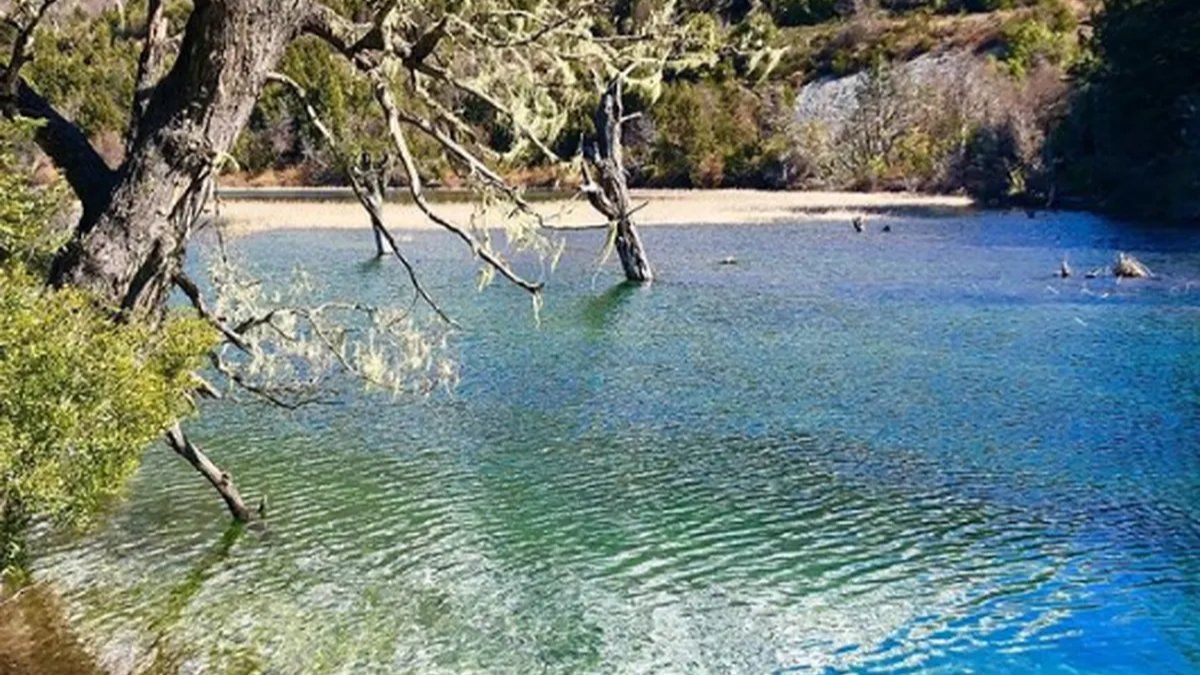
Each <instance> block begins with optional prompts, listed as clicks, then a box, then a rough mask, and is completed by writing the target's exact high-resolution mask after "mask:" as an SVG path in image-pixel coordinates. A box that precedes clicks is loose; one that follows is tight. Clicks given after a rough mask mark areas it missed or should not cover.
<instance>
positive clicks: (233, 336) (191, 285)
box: [174, 272, 250, 353]
mask: <svg viewBox="0 0 1200 675" xmlns="http://www.w3.org/2000/svg"><path fill="white" fill-rule="evenodd" d="M174 281H175V286H176V287H178V288H179V290H181V291H183V294H184V295H186V296H187V298H188V300H189V301H190V302H191V303H192V306H193V307H195V308H196V313H197V314H199V315H200V318H202V319H204V320H205V321H207V322H208V323H209V324H211V325H212V327H213V328H216V329H217V330H218V331H220V332H221V335H223V336H225V339H226V340H228V341H229V342H230V343H231V344H232V345H233V346H235V347H237V348H238V349H240V350H242V351H244V352H247V353H249V352H250V345H249V343H247V342H246V340H245V339H244V338H243V337H242V336H241V334H240V333H239V332H238V331H236V330H234V329H232V328H230V327H229V326H226V325H225V324H224V323H222V322H221V321H220V320H219V319H217V317H215V316H213V315H212V313H211V312H209V311H208V307H207V306H205V304H204V298H203V296H201V294H200V287H199V286H197V285H196V282H194V281H192V279H191V277H189V276H188V275H187V274H185V273H184V272H177V273H176V274H175V277H174ZM243 332H244V331H243Z"/></svg>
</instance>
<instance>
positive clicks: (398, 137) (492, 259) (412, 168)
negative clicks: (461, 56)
mask: <svg viewBox="0 0 1200 675" xmlns="http://www.w3.org/2000/svg"><path fill="white" fill-rule="evenodd" d="M370 76H371V78H372V81H373V84H374V90H375V100H377V101H378V102H379V105H380V106H381V107H382V108H383V110H384V112H385V114H386V115H387V121H388V132H389V133H390V134H391V136H392V142H393V143H394V144H395V146H396V152H397V153H399V155H400V162H401V164H402V165H403V167H404V173H405V174H406V175H407V177H408V190H409V193H410V194H411V195H412V199H413V202H414V203H415V204H416V205H417V207H418V208H420V209H421V211H422V212H423V213H424V214H425V215H426V217H428V218H429V219H430V220H432V221H433V222H435V223H437V224H438V225H440V226H441V227H443V228H445V229H447V230H449V231H451V232H453V233H454V234H456V235H458V237H459V238H460V239H462V240H463V241H464V242H466V244H467V245H468V246H470V247H471V252H472V253H474V254H475V255H476V256H478V257H479V258H480V259H481V260H483V261H484V262H486V263H487V264H488V265H490V266H491V267H492V268H493V269H495V270H496V271H497V272H499V273H500V274H501V275H502V276H503V277H504V278H506V279H508V280H509V281H511V282H512V283H514V284H516V285H517V286H520V287H521V288H523V289H525V290H526V291H529V292H530V293H534V294H538V293H540V292H541V290H542V287H543V286H544V284H543V283H542V282H531V281H526V280H525V279H523V278H521V277H520V276H519V275H517V273H516V272H514V271H513V270H512V269H511V268H510V267H509V266H508V264H507V263H505V262H504V261H503V260H501V259H499V258H497V257H496V256H495V254H493V253H492V252H491V251H490V250H488V248H487V247H485V246H483V245H482V244H480V243H479V241H478V240H477V239H475V237H474V236H473V235H472V234H471V233H470V232H467V231H466V230H464V229H463V228H461V227H459V226H457V225H455V224H454V223H451V222H450V221H448V220H446V219H445V218H442V217H441V216H439V215H438V214H437V213H435V212H434V211H433V209H432V208H431V207H430V206H429V202H427V201H426V200H425V193H424V191H423V190H422V187H421V176H420V174H419V173H418V172H417V166H416V162H415V161H414V160H413V156H412V151H410V150H409V148H408V141H407V140H406V139H405V137H404V129H402V128H401V120H402V117H401V114H400V110H399V108H398V107H397V106H396V101H395V99H393V98H392V92H391V90H390V89H388V86H387V82H386V80H385V79H384V78H383V76H381V75H380V74H379V73H378V72H375V71H371V72H370Z"/></svg>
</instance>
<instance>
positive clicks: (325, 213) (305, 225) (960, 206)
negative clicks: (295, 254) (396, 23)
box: [219, 189, 971, 235]
mask: <svg viewBox="0 0 1200 675" xmlns="http://www.w3.org/2000/svg"><path fill="white" fill-rule="evenodd" d="M330 194H333V195H334V196H337V195H336V194H335V193H330V192H329V191H328V190H325V191H320V192H317V191H313V192H312V193H311V195H309V194H305V191H303V190H299V191H298V190H287V191H278V190H272V189H263V190H256V191H247V190H238V191H231V192H230V194H228V195H226V196H224V197H223V198H222V200H221V206H220V212H219V214H220V217H221V218H222V219H223V220H224V221H225V222H226V223H227V224H228V227H229V230H230V232H231V233H233V234H235V235H236V234H248V233H251V232H261V231H266V230H279V229H312V228H335V229H338V228H360V227H366V226H367V220H366V216H365V215H364V213H363V211H362V208H361V207H360V206H359V205H358V204H357V203H356V202H353V201H349V200H345V199H338V200H337V201H333V200H331V199H329V198H328V196H329V195H330ZM313 196H315V197H316V198H313ZM633 197H634V202H635V204H641V203H643V202H644V203H645V204H646V206H645V207H644V208H641V209H640V210H639V211H638V212H637V215H636V220H637V223H638V224H639V225H671V224H726V223H769V222H776V221H781V220H799V219H805V218H834V217H847V218H849V217H852V216H854V215H860V214H881V213H897V214H951V213H955V212H960V211H963V210H966V209H969V208H971V200H970V199H969V198H966V197H948V196H936V195H914V194H905V193H858V192H767V191H760V190H634V191H633ZM534 206H535V208H536V209H537V210H538V211H539V212H540V213H542V214H543V216H544V217H545V218H546V220H547V222H548V223H549V224H551V225H553V226H556V227H562V228H581V227H595V226H600V225H603V221H602V220H601V218H600V217H599V215H598V214H597V213H596V212H595V211H594V210H592V208H591V206H589V205H588V204H587V202H586V201H584V200H582V199H565V198H552V199H545V200H539V201H536V202H535V203H534ZM435 207H436V209H437V211H438V213H439V214H440V215H442V216H443V217H446V218H449V219H450V220H451V221H454V222H460V223H466V222H467V220H468V219H469V218H470V216H471V214H472V212H473V210H474V208H475V206H474V204H472V203H471V202H469V201H449V202H443V203H438V204H435ZM384 215H385V218H386V220H387V222H388V225H389V226H390V227H391V228H393V229H397V230H405V229H407V230H414V229H426V228H434V227H436V226H435V225H433V224H432V223H430V222H429V221H428V220H427V219H426V218H425V217H424V215H423V214H422V213H421V212H420V211H419V210H418V209H417V208H416V207H415V206H413V205H412V204H408V203H389V204H388V205H387V207H386V208H385V211H384ZM489 217H490V218H493V219H496V220H497V222H498V219H499V218H500V217H501V214H498V213H497V214H489Z"/></svg>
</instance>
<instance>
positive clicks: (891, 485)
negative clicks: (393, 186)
mask: <svg viewBox="0 0 1200 675" xmlns="http://www.w3.org/2000/svg"><path fill="white" fill-rule="evenodd" d="M885 222H886V223H890V224H891V225H892V227H893V230H894V231H893V232H891V233H887V234H885V233H881V232H879V231H878V228H879V226H880V225H882V224H884V223H885ZM870 230H871V231H870V232H869V233H867V234H865V235H857V234H855V233H854V232H853V231H852V229H851V228H850V226H849V225H848V224H847V223H844V222H840V221H838V222H807V221H806V222H803V223H798V224H780V225H754V226H744V227H719V226H695V227H682V226H681V227H659V228H647V229H646V230H645V232H644V233H643V237H644V239H645V243H646V245H647V247H648V249H649V251H650V253H651V257H652V261H653V262H654V263H655V266H656V269H657V272H658V276H659V280H657V281H656V282H655V283H654V284H652V285H651V286H649V287H646V288H636V287H628V286H623V285H618V284H616V283H615V280H616V278H617V271H616V269H615V268H614V267H613V266H612V265H610V266H609V267H607V268H605V269H603V270H600V271H597V269H596V256H597V254H598V252H599V249H600V247H601V243H602V242H601V239H602V234H601V233H597V232H582V233H574V234H570V235H568V236H567V241H568V249H567V255H566V257H565V259H564V260H563V262H562V263H561V264H560V266H559V268H558V270H557V271H556V272H555V273H554V274H553V275H551V276H550V277H549V280H550V283H549V287H548V289H547V296H546V305H545V307H544V309H543V310H542V312H541V314H540V320H536V319H535V317H534V314H533V312H532V310H531V307H530V302H529V299H528V297H526V296H524V295H523V294H522V293H521V292H519V291H517V290H515V289H512V288H510V287H506V286H505V285H503V283H501V282H497V283H496V284H495V285H494V286H492V287H490V288H488V289H486V290H484V291H483V292H477V291H476V290H475V288H474V281H473V275H474V267H473V265H472V263H471V261H470V260H469V256H467V254H466V252H465V251H464V250H463V249H462V248H461V247H460V245H459V244H458V243H457V242H455V241H454V240H452V239H450V238H448V237H446V236H444V235H441V234H439V233H433V232H429V233H426V232H416V233H412V235H411V240H410V241H409V242H407V244H406V249H407V250H408V251H409V252H410V254H411V256H412V258H413V259H414V261H415V262H416V263H417V265H418V268H419V270H420V272H421V274H422V276H423V278H424V279H425V281H426V284H427V286H428V287H429V289H430V291H431V292H432V293H433V294H434V295H435V296H436V297H437V298H438V299H439V300H440V301H441V302H442V304H443V305H444V306H445V308H446V309H447V310H449V312H450V313H451V314H452V315H453V316H454V317H455V318H456V319H457V320H458V321H459V322H460V323H461V324H462V325H463V327H464V330H463V332H462V333H461V335H460V336H459V337H458V339H457V340H456V341H455V343H454V350H453V352H452V355H453V356H454V357H455V358H456V359H458V361H459V362H460V363H461V367H462V381H461V383H460V384H459V386H458V387H457V388H456V389H455V390H454V391H453V393H451V394H438V395H434V396H432V397H430V398H428V399H420V400H409V399H400V400H392V399H390V398H387V397H381V396H367V395H364V396H361V397H356V398H355V399H354V400H351V401H348V402H344V403H343V404H340V405H332V406H317V407H314V408H309V409H306V410H303V411H300V412H296V413H286V412H281V411H278V410H274V409H271V408H265V407H262V406H259V405H251V406H235V405H229V404H214V405H210V406H209V407H208V408H206V410H205V411H204V415H203V416H202V418H200V419H199V420H196V421H194V422H192V423H191V427H190V428H191V429H192V433H193V435H194V436H195V437H196V438H197V439H199V440H201V441H202V442H203V444H204V446H205V447H206V448H207V449H208V450H209V451H210V454H212V455H213V456H214V458H215V459H217V460H218V461H220V462H221V463H222V464H223V465H225V466H226V467H227V468H229V469H230V470H231V471H232V472H233V473H234V475H235V476H236V477H237V479H238V480H239V482H240V483H241V485H242V487H243V490H244V491H246V492H248V493H250V494H252V495H258V494H261V493H264V492H265V493H267V494H269V496H270V501H271V505H272V513H273V515H272V517H271V519H270V522H269V524H268V526H267V529H266V530H265V531H252V532H248V533H247V534H246V535H245V536H243V537H242V538H241V539H239V540H237V541H236V542H235V543H234V544H233V545H232V546H230V547H226V546H223V545H222V542H221V536H222V532H223V530H224V524H223V522H222V520H221V512H220V510H219V506H220V505H219V503H218V502H217V501H216V498H215V496H214V495H213V494H211V492H210V491H209V490H207V489H206V487H205V486H204V485H203V484H202V483H201V482H199V480H198V479H197V478H196V477H195V476H194V475H193V474H191V473H189V471H188V470H186V467H184V466H183V465H182V463H181V462H180V461H179V460H178V459H177V458H175V457H173V456H171V455H169V454H168V453H167V452H165V451H163V450H161V449H159V450H155V451H152V452H151V453H149V454H148V456H147V459H146V463H145V466H144V467H143V469H142V471H141V472H140V474H139V476H138V478H137V480H136V482H135V486H134V488H133V491H132V495H131V498H130V500H129V501H128V503H127V504H126V505H124V506H123V507H122V508H121V510H120V511H119V512H118V513H116V514H114V516H113V517H112V518H111V519H110V521H109V522H108V523H106V525H105V526H104V527H103V528H101V529H100V530H99V531H97V532H95V533H92V534H90V535H88V536H86V537H83V538H81V539H73V540H69V541H63V542H57V543H52V544H47V546H48V550H47V551H46V552H45V553H44V555H43V556H42V558H41V560H42V561H43V562H42V563H41V569H39V570H38V574H40V575H41V576H42V577H43V578H46V579H50V580H52V581H53V583H54V584H55V586H56V587H57V588H58V589H59V591H60V592H61V594H62V595H63V597H64V598H65V599H66V600H67V602H68V605H69V606H70V608H71V617H72V623H73V625H74V626H75V627H76V629H77V631H78V632H79V633H80V634H81V635H82V636H84V638H85V640H86V641H87V643H88V645H89V648H91V649H92V650H93V651H94V652H95V653H96V654H98V655H99V658H100V659H101V660H102V662H104V663H105V664H106V665H109V666H110V667H113V668H117V669H120V668H123V667H128V666H129V665H130V664H137V663H143V664H144V663H145V662H147V660H148V659H150V660H152V657H151V656H149V655H155V656H153V658H158V659H160V661H161V659H162V658H163V656H162V654H169V655H170V659H169V662H171V663H179V664H183V666H185V667H195V668H207V669H210V670H213V671H216V672H223V671H236V670H239V669H241V670H245V671H250V672H254V671H259V670H262V671H266V672H324V671H328V672H364V671H378V672H393V671H415V672H431V671H436V672H477V671H492V672H721V673H726V672H774V671H797V672H841V671H863V672H868V671H869V672H876V671H884V670H900V671H910V670H932V671H940V672H963V671H977V672H1193V671H1200V621H1198V620H1197V619H1198V617H1200V554H1198V553H1197V551H1200V434H1198V432H1200V236H1198V235H1196V234H1188V233H1186V232H1183V231H1176V230H1168V229H1162V228H1154V229H1144V228H1138V227H1135V226H1131V225H1126V224H1117V223H1112V222H1108V221H1105V220H1102V219H1098V218H1092V217H1087V216H1079V215H1053V214H1050V215H1042V216H1039V217H1038V218H1036V219H1027V218H1026V217H1025V216H1024V215H1023V214H1021V215H1019V216H1013V215H1006V214H982V215H971V216H964V217H961V218H937V219H919V218H886V219H874V220H872V221H870ZM237 248H238V250H239V251H240V253H241V255H242V256H243V257H244V258H245V259H246V260H247V261H248V262H249V263H250V264H251V265H252V266H254V267H255V269H257V270H258V271H259V272H260V273H261V274H263V275H264V276H265V277H267V278H269V279H280V278H284V277H286V276H287V274H288V273H289V272H290V270H291V269H292V268H293V267H295V266H297V265H300V266H303V267H304V268H305V269H307V270H308V271H309V272H310V273H311V274H312V275H313V276H314V277H315V278H317V279H319V280H321V291H320V294H321V295H322V296H324V297H330V298H332V297H347V296H353V297H358V298H364V299H368V300H371V301H374V302H380V303H381V302H386V301H388V300H389V299H393V300H394V299H398V301H399V302H405V303H406V302H407V299H408V297H409V294H408V291H407V290H406V286H405V283H404V278H403V275H402V274H401V273H400V272H399V270H398V269H397V268H396V267H395V266H394V265H393V264H391V263H390V262H387V263H383V264H373V263H370V262H369V261H368V257H369V254H370V252H371V250H372V245H371V243H370V236H369V233H367V232H366V231H364V232H361V233H359V232H336V231H328V232H322V231H315V232H276V233H271V234H262V235H255V236H252V237H248V238H245V239H242V240H240V241H238V242H237ZM1117 250H1126V251H1130V252H1132V253H1134V254H1136V255H1137V256H1138V257H1139V258H1140V259H1142V260H1143V261H1144V262H1145V263H1146V264H1147V265H1149V267H1150V268H1151V269H1152V270H1154V271H1155V273H1156V278H1154V279H1151V280H1140V281H1125V282H1120V283H1117V282H1115V281H1114V280H1112V279H1111V278H1101V279H1092V280H1088V279H1084V278H1082V275H1081V273H1082V272H1083V271H1084V270H1086V269H1089V268H1092V267H1099V266H1104V265H1107V264H1109V263H1110V262H1111V260H1112V258H1113V256H1114V255H1115V253H1116V251H1117ZM1063 255H1067V256H1068V257H1069V259H1070V261H1071V264H1072V265H1073V266H1074V267H1075V268H1076V270H1077V272H1079V273H1080V275H1078V276H1076V277H1072V278H1070V279H1065V280H1064V279H1058V278H1056V277H1055V275H1054V272H1055V271H1056V270H1057V268H1058V262H1059V260H1060V259H1061V257H1062V256H1063ZM727 256H734V257H736V259H737V264H735V265H721V264H718V261H719V260H720V259H722V258H725V257H727ZM523 262H524V263H529V262H530V261H523ZM525 269H527V270H529V269H532V270H534V271H535V272H536V268H535V267H531V266H529V265H526V268H525Z"/></svg>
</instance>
